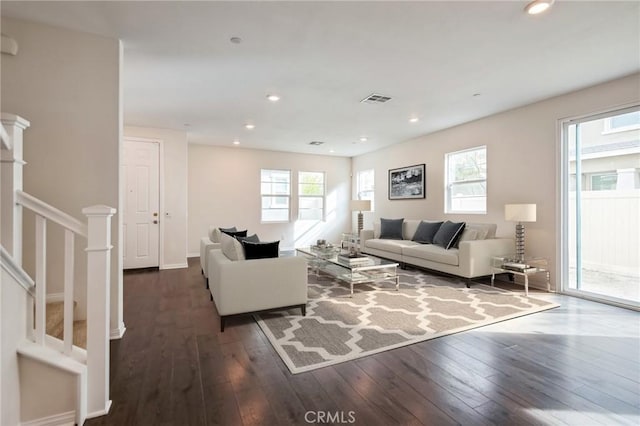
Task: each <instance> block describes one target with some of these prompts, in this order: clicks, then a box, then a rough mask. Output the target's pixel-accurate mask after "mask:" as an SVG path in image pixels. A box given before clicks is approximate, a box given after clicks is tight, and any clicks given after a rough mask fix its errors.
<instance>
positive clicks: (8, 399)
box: [0, 268, 27, 426]
mask: <svg viewBox="0 0 640 426" xmlns="http://www.w3.org/2000/svg"><path fill="white" fill-rule="evenodd" d="M0 273H1V274H2V275H0V284H2V285H1V286H0V314H1V315H0V332H1V333H0V338H1V339H2V343H1V344H0V377H2V380H1V381H0V395H1V398H0V424H1V425H3V426H4V425H6V426H14V425H18V424H20V375H19V370H18V353H17V350H18V346H19V345H20V344H21V343H22V342H23V340H24V339H25V337H26V330H27V292H26V290H25V289H24V288H23V287H21V286H20V284H18V283H17V282H16V281H15V278H13V277H12V276H11V275H10V274H9V273H8V272H7V271H5V268H1V270H0Z"/></svg>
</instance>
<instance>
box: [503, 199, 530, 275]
mask: <svg viewBox="0 0 640 426" xmlns="http://www.w3.org/2000/svg"><path fill="white" fill-rule="evenodd" d="M504 219H505V220H508V221H511V222H517V224H516V257H517V258H518V261H519V262H524V225H523V224H522V222H535V221H536V205H535V204H505V205H504Z"/></svg>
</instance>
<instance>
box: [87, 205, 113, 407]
mask: <svg viewBox="0 0 640 426" xmlns="http://www.w3.org/2000/svg"><path fill="white" fill-rule="evenodd" d="M115 212H116V209H114V208H111V207H108V206H92V207H87V208H84V209H82V213H83V214H84V215H85V216H87V219H88V233H87V234H88V236H87V245H88V246H87V384H88V395H87V409H88V410H87V411H88V412H89V413H91V414H95V413H101V414H106V413H107V412H108V411H109V407H110V406H111V401H110V400H109V337H110V336H109V334H110V333H109V314H110V300H111V249H112V246H111V216H113V215H114V214H115Z"/></svg>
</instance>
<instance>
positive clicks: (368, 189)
mask: <svg viewBox="0 0 640 426" xmlns="http://www.w3.org/2000/svg"><path fill="white" fill-rule="evenodd" d="M374 176H375V175H374V171H373V169H371V170H362V171H359V172H358V174H357V175H356V189H357V191H358V193H357V194H356V198H357V199H358V200H370V201H371V211H374V210H375V209H374V206H373V202H374V197H375V190H374V189H375V186H374Z"/></svg>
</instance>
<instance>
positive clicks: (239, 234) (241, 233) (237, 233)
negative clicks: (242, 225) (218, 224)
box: [220, 228, 247, 237]
mask: <svg viewBox="0 0 640 426" xmlns="http://www.w3.org/2000/svg"><path fill="white" fill-rule="evenodd" d="M220 232H224V233H225V234H227V235H229V236H231V237H246V236H247V230H246V229H245V230H244V231H225V230H224V229H222V228H220Z"/></svg>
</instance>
